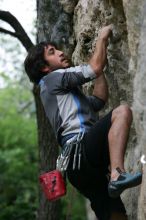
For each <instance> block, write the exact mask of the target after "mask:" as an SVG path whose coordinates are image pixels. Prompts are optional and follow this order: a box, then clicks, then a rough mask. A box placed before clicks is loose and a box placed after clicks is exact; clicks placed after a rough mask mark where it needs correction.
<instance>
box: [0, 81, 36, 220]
mask: <svg viewBox="0 0 146 220" xmlns="http://www.w3.org/2000/svg"><path fill="white" fill-rule="evenodd" d="M31 99H32V95H31V93H30V91H29V90H25V89H24V88H22V86H21V85H20V84H19V83H17V82H15V84H10V83H9V85H8V86H7V87H5V88H3V89H0V171H1V172H0V195H1V196H0V220H6V219H7V220H17V219H19V220H26V219H27V220H33V219H35V217H36V209H37V206H38V204H37V197H38V187H37V181H38V179H37V177H38V173H37V170H38V168H37V147H36V121H35V117H34V106H33V102H32V100H31Z"/></svg>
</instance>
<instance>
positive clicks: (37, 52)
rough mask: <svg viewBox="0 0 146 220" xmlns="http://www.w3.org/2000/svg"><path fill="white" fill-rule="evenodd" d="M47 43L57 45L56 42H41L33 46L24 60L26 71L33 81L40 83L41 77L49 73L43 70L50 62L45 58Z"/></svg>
mask: <svg viewBox="0 0 146 220" xmlns="http://www.w3.org/2000/svg"><path fill="white" fill-rule="evenodd" d="M47 45H52V46H55V47H56V48H57V46H56V44H55V43H54V42H47V41H44V42H40V43H39V44H37V45H35V46H33V47H32V48H31V49H30V50H29V51H28V54H27V57H26V59H25V61H24V67H25V71H26V73H27V75H28V77H29V79H30V81H31V82H34V83H39V81H40V79H41V78H42V77H43V76H45V75H46V74H47V73H46V72H42V69H43V68H44V67H45V66H46V65H48V66H49V64H48V63H47V62H46V61H45V60H44V47H45V46H47Z"/></svg>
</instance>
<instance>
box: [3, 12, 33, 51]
mask: <svg viewBox="0 0 146 220" xmlns="http://www.w3.org/2000/svg"><path fill="white" fill-rule="evenodd" d="M0 19H1V20H3V21H5V22H7V23H8V24H10V26H11V27H12V28H13V29H14V30H15V32H11V31H8V30H6V29H4V28H0V32H2V33H5V34H10V35H11V36H13V37H16V38H18V39H19V40H20V42H21V43H22V44H23V46H24V47H25V49H26V50H27V51H28V50H29V49H30V48H31V47H32V46H33V43H32V41H31V39H30V38H29V37H28V35H27V33H26V32H25V30H24V29H23V27H22V25H21V24H20V22H19V21H18V20H17V19H16V18H15V16H13V15H12V14H11V13H10V12H8V11H2V10H0Z"/></svg>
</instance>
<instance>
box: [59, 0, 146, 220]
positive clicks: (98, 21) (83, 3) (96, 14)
mask: <svg viewBox="0 0 146 220" xmlns="http://www.w3.org/2000/svg"><path fill="white" fill-rule="evenodd" d="M60 4H62V7H63V8H64V10H65V11H66V12H67V13H74V14H73V37H74V42H75V48H74V52H73V56H72V60H73V62H74V64H75V65H77V64H80V63H84V62H87V61H88V59H89V57H90V56H91V53H92V52H93V50H94V47H95V42H96V39H97V37H98V32H99V29H100V28H101V27H102V26H104V25H107V24H111V23H112V24H113V26H114V30H113V36H112V38H111V39H110V41H109V46H108V65H107V67H106V69H105V74H106V77H107V80H108V83H109V90H110V99H109V102H108V105H107V107H106V111H107V110H109V109H112V108H115V107H116V106H118V105H119V104H122V103H124V102H126V103H128V104H129V105H130V106H131V107H132V108H133V114H134V115H133V117H134V122H133V125H132V129H131V134H130V138H129V143H128V149H127V153H126V162H125V164H126V167H127V169H128V170H129V171H137V170H140V169H141V168H143V172H144V177H145V176H146V165H142V164H141V163H140V157H141V155H143V154H144V155H146V85H145V82H146V71H145V64H146V40H145V36H146V3H145V1H144V0H138V1H137V0H102V1H101V0H79V1H72V3H70V1H67V0H60ZM67 4H68V5H67ZM91 88H92V86H91V84H88V86H86V87H85V88H84V89H85V90H86V92H89V93H90V92H91ZM142 166H143V167H142ZM122 198H123V200H124V203H125V206H126V208H127V213H128V216H129V220H145V219H146V178H143V182H142V185H141V186H139V187H136V188H133V189H130V190H127V191H126V192H125V193H124V194H123V196H122Z"/></svg>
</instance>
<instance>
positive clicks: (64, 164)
mask: <svg viewBox="0 0 146 220" xmlns="http://www.w3.org/2000/svg"><path fill="white" fill-rule="evenodd" d="M83 136H84V132H80V133H79V134H77V135H75V136H73V137H72V138H70V139H69V140H67V142H66V144H65V146H64V147H63V150H62V153H61V154H60V155H59V156H58V158H57V161H56V169H57V170H60V171H66V170H67V169H68V165H69V162H70V159H71V154H72V151H73V150H74V155H73V164H72V169H73V170H75V169H78V170H79V169H80V167H81V156H82V154H81V140H82V139H83Z"/></svg>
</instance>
